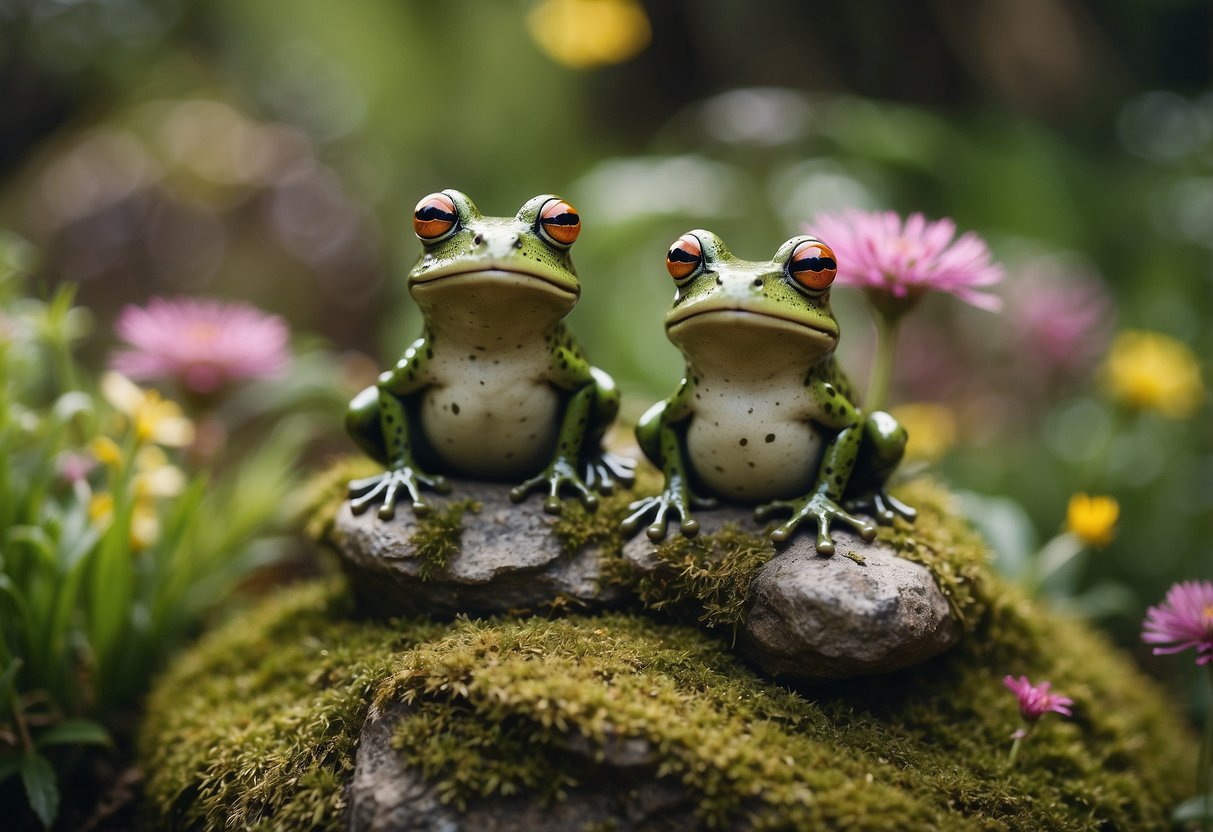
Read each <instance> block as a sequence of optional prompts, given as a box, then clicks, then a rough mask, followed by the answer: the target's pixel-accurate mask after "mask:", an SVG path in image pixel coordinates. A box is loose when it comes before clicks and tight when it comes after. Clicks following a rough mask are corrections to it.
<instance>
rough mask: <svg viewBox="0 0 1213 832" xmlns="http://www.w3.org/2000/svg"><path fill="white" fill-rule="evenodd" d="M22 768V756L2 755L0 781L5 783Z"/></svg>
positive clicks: (0, 759) (0, 758)
mask: <svg viewBox="0 0 1213 832" xmlns="http://www.w3.org/2000/svg"><path fill="white" fill-rule="evenodd" d="M20 770H21V757H20V756H18V755H16V754H8V755H5V756H3V757H0V783H3V782H4V781H5V780H7V779H8V778H10V777H12V776H13V775H14V774H16V773H17V772H18V771H20Z"/></svg>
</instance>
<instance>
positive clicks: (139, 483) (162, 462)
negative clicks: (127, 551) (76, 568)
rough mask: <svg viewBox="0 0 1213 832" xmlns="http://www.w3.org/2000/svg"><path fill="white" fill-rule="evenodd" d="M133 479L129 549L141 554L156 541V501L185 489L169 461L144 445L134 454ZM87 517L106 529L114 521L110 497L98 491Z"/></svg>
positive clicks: (112, 499) (150, 446) (91, 500)
mask: <svg viewBox="0 0 1213 832" xmlns="http://www.w3.org/2000/svg"><path fill="white" fill-rule="evenodd" d="M135 471H136V473H135V476H134V477H133V479H132V480H131V493H132V494H133V495H134V500H135V502H134V505H133V506H132V508H131V539H130V543H131V549H132V550H133V551H136V552H138V551H141V550H143V549H146V548H147V547H148V546H151V545H152V544H153V543H155V542H156V541H157V540H158V539H159V538H160V512H159V509H158V507H157V501H158V500H160V499H163V498H166V497H176V496H177V495H179V494H180V493H181V492H182V491H184V490H185V474H184V473H183V472H182V471H181V469H180V468H178V467H177V466H175V465H173V464H172V463H170V462H169V459H168V456H167V455H166V454H165V453H164V451H163V450H162V449H161V448H158V447H156V446H155V445H148V446H145V447H143V448H140V449H139V451H138V453H136V455H135ZM88 513H89V518H90V519H91V520H92V521H93V522H94V523H96V524H97V525H99V526H107V525H109V523H110V521H111V520H113V518H114V495H113V494H110V493H109V492H104V491H102V492H99V493H97V494H94V495H93V496H92V499H90V500H89V506H88Z"/></svg>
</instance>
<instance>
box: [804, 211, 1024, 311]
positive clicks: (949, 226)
mask: <svg viewBox="0 0 1213 832" xmlns="http://www.w3.org/2000/svg"><path fill="white" fill-rule="evenodd" d="M805 230H806V231H807V232H808V233H810V234H813V235H814V236H816V237H818V238H820V239H821V240H824V241H825V242H827V243H829V245H830V247H831V248H833V249H834V251H835V252H836V253H837V255H838V281H837V282H838V283H839V285H849V286H858V287H860V288H862V289H866V290H868V291H869V292H875V293H887V294H889V295H892V296H893V297H894V298H898V299H900V300H904V302H905V305H906V306H907V307H908V306H909V305H911V304H913V303H914V302H915V301H917V300H918V299H919V298H920V297H921V296H922V295H923V294H925V293H926V292H949V293H951V294H953V295H956V297H958V298H960V299H961V300H963V301H965V302H966V303H971V304H972V305H973V306H978V307H981V308H982V309H990V310H996V309H998V308H999V307H1000V305H1001V300H1000V299H999V298H998V297H997V296H995V295H992V294H988V293H986V292H982V291H978V290H979V289H980V288H981V287H985V286H992V285H993V284H995V283H997V282H998V281H999V280H1001V279H1002V267H1001V266H998V265H996V264H994V263H992V262H990V249H989V247H988V246H987V245H986V244H985V241H983V240H982V239H981V238H980V237H978V236H977V235H976V234H974V233H973V232H972V231H969V232H966V233H965V234H962V235H961V236H960V237H959V238H957V237H956V223H954V222H953V221H952V220H950V219H941V220H935V221H933V222H928V221H927V219H926V218H925V217H924V216H923V215H922V214H911V215H910V216H909V217H907V218H906V220H905V222H904V223H903V222H902V220H901V218H900V217H899V216H898V215H897V214H895V213H893V212H892V211H873V212H867V211H857V210H850V211H845V212H843V213H840V214H819V215H818V216H817V217H815V218H814V219H813V221H812V222H811V223H809V224H808V225H806V226H805Z"/></svg>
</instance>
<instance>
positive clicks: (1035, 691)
mask: <svg viewBox="0 0 1213 832" xmlns="http://www.w3.org/2000/svg"><path fill="white" fill-rule="evenodd" d="M1002 682H1003V684H1004V685H1006V686H1007V687H1008V688H1010V689H1011V692H1012V693H1014V694H1015V696H1016V697H1017V698H1018V699H1019V715H1020V716H1022V717H1023V718H1024V721H1025V722H1028V723H1033V722H1036V720H1038V719H1040V718H1041V717H1042V716H1044V715H1045V714H1047V713H1049V712H1050V711H1052V712H1054V713H1058V714H1061V715H1062V716H1072V714H1071V713H1070V706H1071V705H1073V704H1074V700H1073V699H1071V698H1070V697H1068V696H1061V695H1060V694H1056V693H1052V692H1050V690H1049V688H1050V687H1051V685H1050V684H1049V683H1048V682H1041V683H1040V684H1039V685H1033V684H1032V683H1031V682H1030V681H1028V677H1027V676H1020V677H1019V678H1018V679H1016V678H1015V677H1014V676H1007V677H1006V678H1005V679H1003V680H1002ZM1023 736H1026V733H1025V734H1023Z"/></svg>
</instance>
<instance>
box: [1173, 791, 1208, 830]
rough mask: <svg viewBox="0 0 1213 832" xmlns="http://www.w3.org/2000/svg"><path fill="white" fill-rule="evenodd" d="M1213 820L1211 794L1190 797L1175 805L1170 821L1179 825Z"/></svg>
mask: <svg viewBox="0 0 1213 832" xmlns="http://www.w3.org/2000/svg"><path fill="white" fill-rule="evenodd" d="M1211 820H1213V794H1206V795H1199V794H1198V795H1197V796H1196V797H1190V798H1188V799H1187V800H1185V801H1184V802H1183V803H1181V804H1179V805H1178V806H1176V807H1175V811H1174V812H1172V813H1171V823H1173V824H1175V825H1176V826H1181V825H1183V824H1188V823H1201V822H1203V823H1208V822H1209V821H1211Z"/></svg>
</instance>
